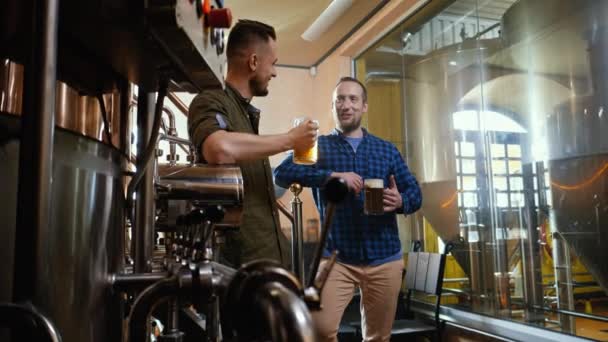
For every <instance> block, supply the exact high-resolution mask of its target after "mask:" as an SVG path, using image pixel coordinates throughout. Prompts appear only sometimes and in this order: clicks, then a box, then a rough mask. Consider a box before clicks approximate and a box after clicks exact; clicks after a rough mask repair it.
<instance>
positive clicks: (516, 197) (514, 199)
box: [511, 192, 524, 207]
mask: <svg viewBox="0 0 608 342" xmlns="http://www.w3.org/2000/svg"><path fill="white" fill-rule="evenodd" d="M511 206H512V207H523V206H524V196H523V194H522V193H518V192H515V193H511Z"/></svg>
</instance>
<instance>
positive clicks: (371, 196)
mask: <svg viewBox="0 0 608 342" xmlns="http://www.w3.org/2000/svg"><path fill="white" fill-rule="evenodd" d="M363 187H364V189H365V200H364V206H363V211H364V212H365V215H383V214H384V203H383V198H384V179H380V178H369V179H366V180H364V183H363Z"/></svg>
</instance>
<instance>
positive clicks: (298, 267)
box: [289, 183, 306, 284]
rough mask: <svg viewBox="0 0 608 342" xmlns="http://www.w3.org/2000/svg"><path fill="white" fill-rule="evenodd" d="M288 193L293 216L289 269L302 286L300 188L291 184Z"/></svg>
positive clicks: (302, 242)
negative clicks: (290, 198)
mask: <svg viewBox="0 0 608 342" xmlns="http://www.w3.org/2000/svg"><path fill="white" fill-rule="evenodd" d="M289 191H291V193H292V194H293V199H292V200H291V213H292V214H293V224H292V226H291V267H292V271H293V273H294V274H295V275H296V277H298V280H299V281H300V283H302V284H304V282H305V281H306V279H305V278H304V241H303V240H304V239H303V236H304V234H303V229H304V226H303V224H302V200H301V199H300V193H301V192H302V186H301V185H300V184H298V183H293V184H291V186H290V187H289Z"/></svg>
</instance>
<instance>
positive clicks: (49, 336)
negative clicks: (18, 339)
mask: <svg viewBox="0 0 608 342" xmlns="http://www.w3.org/2000/svg"><path fill="white" fill-rule="evenodd" d="M24 325H25V326H27V325H30V326H29V327H27V328H29V329H31V330H32V331H34V332H37V334H34V335H33V336H35V337H36V338H37V341H40V339H41V341H43V342H45V341H46V342H61V341H62V338H61V334H60V333H59V332H58V331H57V328H56V327H55V325H54V324H53V323H52V322H51V321H50V320H49V319H48V318H47V317H46V316H44V315H43V314H42V313H40V312H39V311H38V310H36V309H34V308H33V307H32V306H31V305H28V304H24V305H19V304H12V303H11V304H0V326H4V327H7V326H8V327H13V328H16V329H15V330H14V331H16V330H17V329H19V328H23V326H24Z"/></svg>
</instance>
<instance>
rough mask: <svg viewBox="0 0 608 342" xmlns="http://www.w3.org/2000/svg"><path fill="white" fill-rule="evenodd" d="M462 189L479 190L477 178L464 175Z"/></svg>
mask: <svg viewBox="0 0 608 342" xmlns="http://www.w3.org/2000/svg"><path fill="white" fill-rule="evenodd" d="M462 182H463V183H462V189H464V190H477V178H475V177H473V176H465V177H462Z"/></svg>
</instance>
